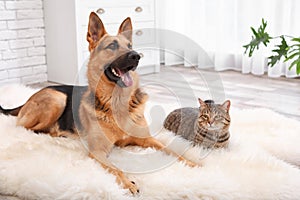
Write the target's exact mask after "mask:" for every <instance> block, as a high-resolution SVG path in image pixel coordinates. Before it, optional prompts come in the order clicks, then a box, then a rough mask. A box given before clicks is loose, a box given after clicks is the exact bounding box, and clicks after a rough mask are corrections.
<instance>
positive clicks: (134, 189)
mask: <svg viewBox="0 0 300 200" xmlns="http://www.w3.org/2000/svg"><path fill="white" fill-rule="evenodd" d="M125 188H126V189H129V191H130V192H131V193H132V194H133V195H137V194H138V193H140V190H139V189H138V187H137V186H136V184H135V182H133V181H131V182H129V183H127V184H126V185H125Z"/></svg>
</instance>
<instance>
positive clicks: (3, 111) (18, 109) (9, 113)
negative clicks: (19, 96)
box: [0, 105, 23, 116]
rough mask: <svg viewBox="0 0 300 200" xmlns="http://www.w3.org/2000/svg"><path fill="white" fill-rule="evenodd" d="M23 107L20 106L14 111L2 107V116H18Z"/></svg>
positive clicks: (0, 108)
mask: <svg viewBox="0 0 300 200" xmlns="http://www.w3.org/2000/svg"><path fill="white" fill-rule="evenodd" d="M22 107H23V105H22V106H19V107H17V108H12V109H4V108H2V107H1V106H0V114H1V113H2V114H4V115H12V116H17V115H18V114H19V112H20V110H21V108H22Z"/></svg>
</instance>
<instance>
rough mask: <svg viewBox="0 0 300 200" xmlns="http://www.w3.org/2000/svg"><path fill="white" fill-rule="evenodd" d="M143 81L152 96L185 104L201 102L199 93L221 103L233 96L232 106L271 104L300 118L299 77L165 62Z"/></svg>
mask: <svg viewBox="0 0 300 200" xmlns="http://www.w3.org/2000/svg"><path fill="white" fill-rule="evenodd" d="M141 84H144V85H145V87H146V90H147V93H148V94H149V95H151V96H152V97H151V98H152V99H156V100H158V101H161V102H171V101H174V100H176V101H178V103H179V104H180V105H181V106H198V104H197V98H198V97H200V98H201V99H213V100H215V101H216V102H217V103H222V102H223V101H224V100H225V99H229V100H230V101H231V105H232V108H237V109H247V108H257V107H259V108H269V109H272V110H274V111H277V112H279V113H281V114H284V115H286V116H288V117H291V118H295V119H297V120H300V79H299V78H295V79H287V78H284V77H281V78H270V77H267V76H254V75H251V74H241V72H235V71H223V72H216V71H212V70H198V69H195V68H186V67H182V66H172V67H170V66H162V68H161V72H160V73H157V74H150V75H144V76H141ZM170 97H173V98H170Z"/></svg>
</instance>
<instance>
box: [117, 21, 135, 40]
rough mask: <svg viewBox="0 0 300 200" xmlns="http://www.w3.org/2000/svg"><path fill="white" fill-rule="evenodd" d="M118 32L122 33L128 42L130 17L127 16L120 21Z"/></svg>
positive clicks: (130, 36) (129, 38) (130, 26)
mask: <svg viewBox="0 0 300 200" xmlns="http://www.w3.org/2000/svg"><path fill="white" fill-rule="evenodd" d="M118 34H122V35H124V36H125V37H126V38H127V39H128V40H129V41H130V42H131V41H132V24H131V19H130V17H127V18H126V19H125V20H124V21H123V22H122V24H121V25H120V28H119V32H118Z"/></svg>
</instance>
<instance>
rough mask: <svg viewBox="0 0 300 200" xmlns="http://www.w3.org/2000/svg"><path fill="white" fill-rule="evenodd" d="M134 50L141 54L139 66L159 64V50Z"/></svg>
mask: <svg viewBox="0 0 300 200" xmlns="http://www.w3.org/2000/svg"><path fill="white" fill-rule="evenodd" d="M136 51H137V52H138V53H139V54H140V55H141V59H140V62H139V66H140V67H143V66H149V65H158V64H159V51H158V50H153V49H137V50H136Z"/></svg>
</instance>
